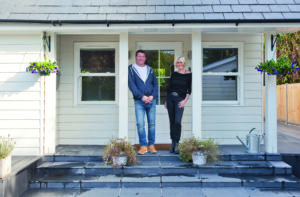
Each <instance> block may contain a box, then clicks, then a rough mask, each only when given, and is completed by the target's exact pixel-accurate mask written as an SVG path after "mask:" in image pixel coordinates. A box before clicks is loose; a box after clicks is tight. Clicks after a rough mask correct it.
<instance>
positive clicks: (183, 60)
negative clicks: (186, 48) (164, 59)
mask: <svg viewBox="0 0 300 197" xmlns="http://www.w3.org/2000/svg"><path fill="white" fill-rule="evenodd" d="M177 60H180V61H181V62H182V63H183V64H184V66H186V61H185V58H184V57H183V56H179V57H178V58H177V59H176V61H177Z"/></svg>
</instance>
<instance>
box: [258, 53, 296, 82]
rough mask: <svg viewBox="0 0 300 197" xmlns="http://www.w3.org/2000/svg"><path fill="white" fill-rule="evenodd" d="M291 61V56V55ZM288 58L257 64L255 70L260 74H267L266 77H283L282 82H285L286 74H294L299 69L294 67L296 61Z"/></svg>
mask: <svg viewBox="0 0 300 197" xmlns="http://www.w3.org/2000/svg"><path fill="white" fill-rule="evenodd" d="M291 59H293V55H291ZM291 59H290V58H288V57H280V58H278V59H277V61H275V60H273V59H271V60H267V61H266V62H261V63H259V65H258V66H256V67H255V69H256V70H257V71H259V72H261V73H267V74H268V75H279V76H283V79H282V81H283V82H287V80H288V74H291V73H296V72H297V71H298V70H299V67H298V66H297V65H296V61H297V60H296V59H295V60H291Z"/></svg>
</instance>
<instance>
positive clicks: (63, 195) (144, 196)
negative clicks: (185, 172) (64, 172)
mask: <svg viewBox="0 0 300 197" xmlns="http://www.w3.org/2000/svg"><path fill="white" fill-rule="evenodd" d="M41 196H43V197H99V196H101V197H117V196H118V197H134V196H137V197H138V196H139V197H182V196H192V197H218V196H222V197H233V196H234V197H296V196H300V191H286V190H285V191H283V190H275V191H270V190H259V189H251V188H203V189H197V188H162V189H153V188H151V189H145V188H132V189H131V188H121V189H113V188H111V189H92V190H81V191H80V190H57V189H52V190H50V189H47V190H30V191H28V192H26V193H25V194H24V195H23V196H22V197H41Z"/></svg>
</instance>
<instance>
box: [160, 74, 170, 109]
mask: <svg viewBox="0 0 300 197" xmlns="http://www.w3.org/2000/svg"><path fill="white" fill-rule="evenodd" d="M169 83H170V78H160V79H159V84H158V85H159V87H160V92H159V95H160V101H159V103H157V104H159V105H164V104H165V100H166V96H167V88H168V85H169Z"/></svg>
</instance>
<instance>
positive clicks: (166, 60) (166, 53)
mask: <svg viewBox="0 0 300 197" xmlns="http://www.w3.org/2000/svg"><path fill="white" fill-rule="evenodd" d="M171 71H174V50H163V51H160V76H161V77H166V76H168V77H170V76H171Z"/></svg>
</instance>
